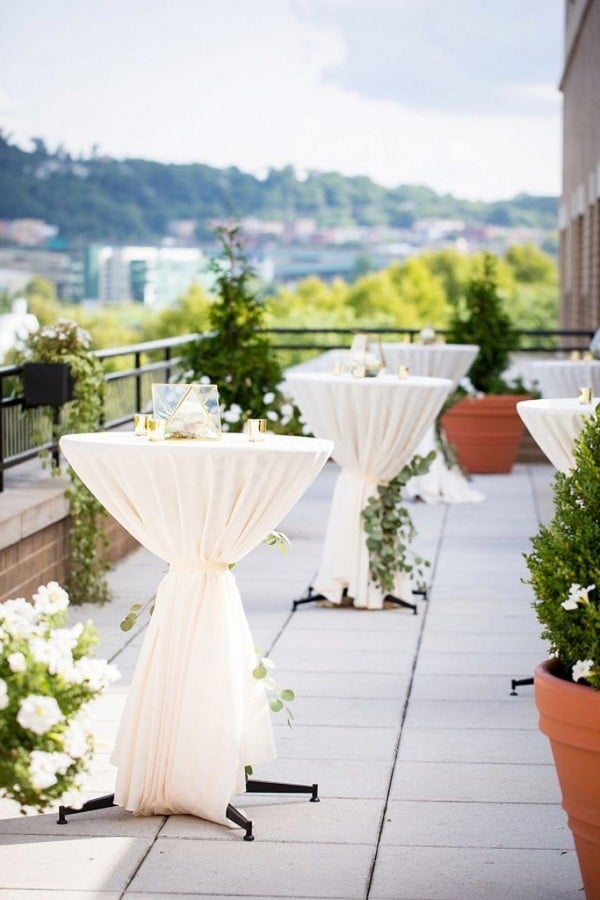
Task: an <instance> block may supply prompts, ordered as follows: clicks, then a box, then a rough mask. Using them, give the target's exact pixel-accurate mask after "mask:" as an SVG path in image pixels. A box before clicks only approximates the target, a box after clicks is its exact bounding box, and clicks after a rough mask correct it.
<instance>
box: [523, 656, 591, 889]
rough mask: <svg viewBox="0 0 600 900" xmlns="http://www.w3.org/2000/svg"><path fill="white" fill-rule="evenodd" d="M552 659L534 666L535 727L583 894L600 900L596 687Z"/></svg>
mask: <svg viewBox="0 0 600 900" xmlns="http://www.w3.org/2000/svg"><path fill="white" fill-rule="evenodd" d="M559 673H560V666H559V664H558V663H557V661H556V660H547V661H546V662H544V663H542V664H541V665H539V666H538V667H537V668H536V670H535V675H534V683H535V702H536V705H537V708H538V711H539V714H540V729H541V731H543V733H544V734H545V735H547V737H548V738H549V739H550V746H551V747H552V755H553V756H554V764H555V766H556V773H557V775H558V781H559V783H560V789H561V792H562V798H563V799H562V805H563V808H564V810H565V812H566V813H567V815H568V817H569V828H570V829H571V832H572V834H573V839H574V841H575V849H576V850H577V858H578V860H579V868H580V869H581V876H582V878H583V886H584V889H585V896H586V898H587V900H600V691H596V690H594V688H591V687H588V686H587V685H582V684H574V683H573V682H571V681H567V680H566V679H564V678H560V677H559Z"/></svg>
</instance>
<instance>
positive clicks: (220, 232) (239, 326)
mask: <svg viewBox="0 0 600 900" xmlns="http://www.w3.org/2000/svg"><path fill="white" fill-rule="evenodd" d="M216 236H217V239H218V240H219V242H220V244H221V254H220V256H219V257H217V258H215V259H214V260H213V261H212V263H211V270H212V272H213V274H214V277H215V291H216V294H217V298H216V300H215V301H214V302H213V303H212V304H211V306H210V310H209V326H210V329H211V332H212V334H209V335H207V336H203V337H201V338H199V339H198V340H197V341H195V342H194V343H193V344H191V345H190V346H189V347H187V348H186V350H185V351H184V353H183V354H182V355H183V359H184V366H187V368H188V369H189V370H190V371H191V373H192V377H193V380H194V381H197V380H200V379H203V378H208V379H209V380H210V382H212V383H214V384H217V385H218V387H219V393H220V399H221V405H222V406H223V407H224V419H225V424H226V426H227V427H229V428H231V427H233V429H234V430H237V429H239V428H241V427H242V425H243V423H244V422H245V420H246V419H248V418H253V417H264V416H265V415H267V417H268V418H269V419H271V420H272V421H273V416H275V419H278V418H279V416H278V415H277V413H276V412H275V410H274V409H272V408H271V409H267V407H272V406H273V404H274V401H275V400H276V394H277V385H278V384H279V382H280V381H281V378H282V372H281V367H280V365H279V362H278V361H277V358H276V356H275V352H274V350H273V348H272V347H271V345H270V343H269V341H268V339H267V338H266V337H265V335H264V334H262V329H263V328H264V323H265V308H264V305H263V303H262V302H261V301H260V299H259V298H258V294H257V284H256V278H255V273H254V270H253V268H252V266H251V265H250V263H249V261H248V257H247V256H246V253H245V249H244V245H243V240H242V237H241V234H240V228H239V226H238V225H225V226H221V227H219V228H217V229H216ZM271 395H272V396H271ZM238 410H239V412H238ZM269 413H271V414H272V415H269Z"/></svg>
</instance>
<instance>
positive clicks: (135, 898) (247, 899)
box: [27, 891, 348, 900]
mask: <svg viewBox="0 0 600 900" xmlns="http://www.w3.org/2000/svg"><path fill="white" fill-rule="evenodd" d="M182 896H184V897H185V900H265V895H264V894H261V895H260V896H256V895H254V896H252V897H251V896H250V895H249V894H235V897H234V895H233V894H229V895H225V894H188V893H187V892H186V894H164V893H163V892H162V891H161V892H160V894H159V895H157V898H158V900H181V898H182ZM123 898H124V900H148V894H147V893H146V892H145V891H144V893H143V894H139V893H138V892H137V891H126V892H125V894H124V895H123ZM27 900H29V898H27ZM32 900H43V898H40V897H37V898H32ZM57 900H58V898H57ZM61 900H62V898H61ZM64 900H71V896H70V895H69V897H65V898H64ZM98 900H104V896H103V897H102V898H98ZM110 900H112V898H110ZM269 900H289V897H286V898H283V897H273V896H272V895H271V894H270V895H269ZM302 900H319V898H317V897H305V896H304V895H302ZM327 900H348V898H347V897H328V898H327Z"/></svg>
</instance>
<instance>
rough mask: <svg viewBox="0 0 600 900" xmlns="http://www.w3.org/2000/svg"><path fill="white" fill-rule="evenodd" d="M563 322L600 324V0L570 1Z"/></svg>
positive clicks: (564, 79) (567, 6)
mask: <svg viewBox="0 0 600 900" xmlns="http://www.w3.org/2000/svg"><path fill="white" fill-rule="evenodd" d="M565 14H566V19H565V63H564V70H563V74H562V79H561V83H560V89H561V91H562V93H563V186H562V200H561V208H560V223H559V224H560V273H561V325H562V327H563V328H573V329H589V330H592V331H595V330H596V328H598V326H600V0H566V3H565Z"/></svg>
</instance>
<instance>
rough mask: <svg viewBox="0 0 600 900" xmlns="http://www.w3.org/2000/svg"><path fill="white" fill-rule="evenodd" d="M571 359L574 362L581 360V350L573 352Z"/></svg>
mask: <svg viewBox="0 0 600 900" xmlns="http://www.w3.org/2000/svg"><path fill="white" fill-rule="evenodd" d="M570 359H572V360H573V362H576V361H577V360H578V359H581V353H580V352H579V350H571V355H570Z"/></svg>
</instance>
